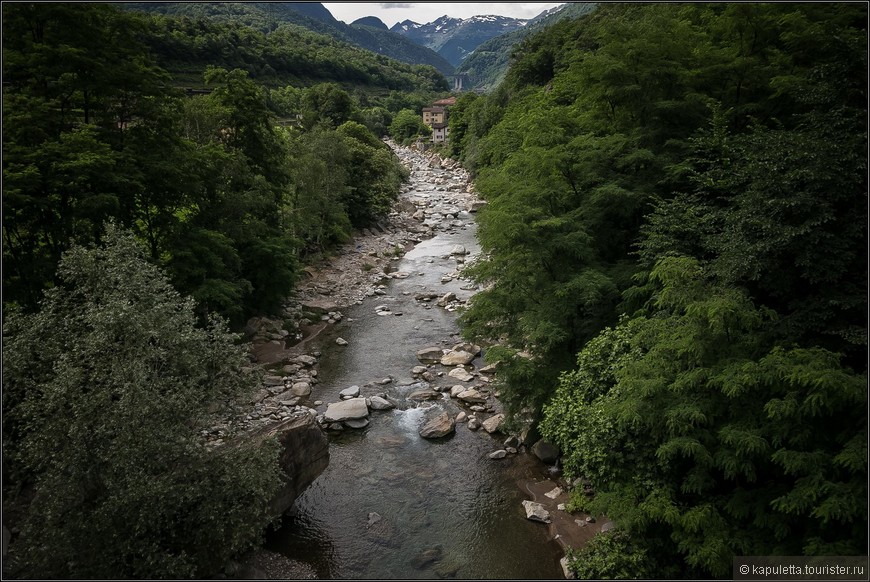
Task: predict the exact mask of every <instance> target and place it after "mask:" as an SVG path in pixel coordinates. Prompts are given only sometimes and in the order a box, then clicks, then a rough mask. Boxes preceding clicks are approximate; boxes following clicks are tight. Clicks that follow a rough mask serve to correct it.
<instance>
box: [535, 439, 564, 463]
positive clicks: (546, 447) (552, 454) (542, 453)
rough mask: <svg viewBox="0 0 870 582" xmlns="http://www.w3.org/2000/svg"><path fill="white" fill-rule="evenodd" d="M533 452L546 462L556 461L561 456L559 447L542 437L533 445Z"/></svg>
mask: <svg viewBox="0 0 870 582" xmlns="http://www.w3.org/2000/svg"><path fill="white" fill-rule="evenodd" d="M532 453H533V454H534V455H535V456H536V457H538V458H539V459H541V461H543V462H544V463H548V464H550V463H555V462H556V459H558V458H559V447H557V446H556V445H554V444H553V443H551V442H550V441H548V440H546V439H541V440H539V441H538V442H536V443H535V444H534V445H532Z"/></svg>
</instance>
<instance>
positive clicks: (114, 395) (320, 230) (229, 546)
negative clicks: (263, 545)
mask: <svg viewBox="0 0 870 582" xmlns="http://www.w3.org/2000/svg"><path fill="white" fill-rule="evenodd" d="M193 78H196V79H197V80H196V81H195V82H194V83H193V84H192V85H193V88H195V89H196V90H194V91H185V90H184V88H185V87H186V88H188V89H190V88H191V79H193ZM445 88H446V81H445V80H444V78H443V77H442V76H441V75H440V74H439V73H437V72H436V71H435V70H434V69H432V68H431V67H419V66H411V65H406V64H403V63H399V62H396V61H392V60H390V59H387V58H385V57H382V56H379V55H375V54H373V53H368V52H366V51H362V50H360V49H357V48H353V47H350V46H348V45H344V44H342V43H340V42H338V41H335V40H333V39H329V38H326V37H320V36H318V35H316V34H314V33H311V32H309V31H303V30H301V29H299V28H298V27H293V26H283V27H278V28H277V29H275V30H274V31H272V32H270V33H268V34H267V33H263V32H258V31H255V30H253V29H248V28H246V27H244V26H241V25H236V24H231V23H226V24H219V23H210V22H206V21H204V20H195V19H183V18H182V19H173V18H171V17H167V16H160V15H151V16H148V15H140V14H137V13H134V12H124V11H121V10H119V9H118V8H117V7H114V6H111V5H108V4H93V3H91V4H40V3H35V4H27V3H11V4H4V5H3V97H4V99H3V267H4V268H3V301H4V312H3V319H4V328H3V360H4V369H3V386H4V390H3V477H4V482H3V487H4V510H6V509H10V510H11V511H10V512H9V513H8V515H15V516H16V517H15V521H14V523H12V522H9V523H10V525H11V526H12V527H13V529H14V530H15V535H14V537H13V542H12V546H13V548H14V549H13V550H12V553H11V554H10V556H12V557H13V558H14V559H13V560H12V562H9V561H7V560H4V565H5V566H10V563H12V566H10V567H12V568H13V569H14V571H15V574H16V575H18V576H22V577H45V578H67V577H82V578H118V577H131V578H190V577H204V576H211V575H214V574H215V573H216V572H217V571H218V570H219V569H220V568H221V567H222V566H223V565H224V563H225V562H226V560H227V559H228V558H230V557H233V556H237V555H238V554H239V553H240V552H243V551H245V550H246V549H248V548H250V547H251V546H252V545H253V544H256V543H257V541H258V539H259V538H260V536H261V535H262V533H263V529H264V527H265V525H266V524H267V523H268V521H269V519H270V518H271V516H269V515H268V510H267V504H268V501H269V498H270V496H271V495H273V494H274V493H275V491H276V484H277V478H278V475H277V472H278V467H277V452H276V450H274V449H271V448H269V447H268V446H265V447H263V448H257V450H256V451H254V450H248V448H247V447H240V448H232V449H230V447H226V448H227V450H226V451H224V452H222V453H220V454H218V453H214V452H209V451H207V450H206V449H205V448H204V446H203V440H202V432H201V431H202V430H204V429H207V428H208V426H206V422H207V421H206V419H207V418H208V417H209V415H210V414H212V413H215V414H216V413H218V412H221V411H223V410H224V409H227V410H229V409H230V408H231V407H232V406H233V405H234V404H235V401H236V398H237V397H239V396H247V397H248V398H250V394H251V392H252V390H253V389H254V387H255V386H256V385H257V382H256V380H253V379H251V378H249V377H248V376H249V375H248V374H246V373H245V372H244V370H243V367H244V365H245V364H247V357H246V356H245V355H244V353H243V352H242V350H241V348H239V347H234V345H235V344H237V343H238V338H237V337H236V336H234V335H231V334H230V333H229V331H228V329H227V324H226V321H229V322H230V324H231V325H232V327H233V328H234V329H236V330H238V329H240V326H241V325H242V324H243V323H244V322H245V321H246V320H247V319H248V318H249V317H250V316H251V315H253V314H258V315H259V314H265V313H271V312H275V311H276V310H278V309H280V307H281V306H282V302H283V300H284V299H285V298H286V297H287V296H288V295H289V294H290V293H291V291H292V289H293V285H294V282H296V281H297V279H298V278H299V277H300V273H301V271H302V268H303V267H304V265H305V263H306V262H307V261H311V260H313V259H314V258H316V257H318V256H321V255H322V254H324V253H328V252H329V251H330V249H332V248H334V246H335V245H337V244H338V243H341V242H344V241H346V240H347V239H348V237H349V236H350V234H351V232H352V231H353V229H355V228H361V227H365V226H370V225H372V224H373V223H376V222H377V221H378V220H380V219H382V218H383V217H384V216H385V215H386V214H387V212H388V211H389V210H390V207H391V205H392V202H393V201H394V200H395V198H396V196H397V195H398V191H399V187H400V184H401V182H402V181H403V180H404V179H405V178H406V177H407V171H406V170H405V169H404V168H403V167H402V166H401V165H400V163H399V162H398V159H397V158H396V157H395V156H394V155H393V153H392V152H391V150H390V148H389V147H388V146H387V145H386V144H385V143H383V141H382V140H381V137H382V136H384V135H386V133H387V132H388V128H389V127H390V124H391V123H392V117H393V115H394V114H396V113H398V112H399V111H401V110H402V109H405V108H408V107H417V106H418V104H422V103H427V102H431V100H432V99H433V98H435V97H437V96H441V94H440V93H439V91H441V90H442V89H445ZM110 225H114V226H110ZM185 297H189V299H185ZM215 314H217V315H215ZM5 515H7V512H6V511H4V516H5ZM10 519H11V518H10ZM6 523H7V521H6V520H4V526H5V525H6ZM6 531H7V530H6V529H5V527H4V546H5V542H6V538H5V536H6ZM7 573H8V571H4V575H5V574H7Z"/></svg>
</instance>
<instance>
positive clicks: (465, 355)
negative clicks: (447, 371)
mask: <svg viewBox="0 0 870 582" xmlns="http://www.w3.org/2000/svg"><path fill="white" fill-rule="evenodd" d="M473 359H474V354H471V353H469V352H465V351H462V350H458V351H454V350H451V351H449V352H447V353H446V354H444V355H443V356H441V365H442V366H464V365H465V364H470V363H471V360H473Z"/></svg>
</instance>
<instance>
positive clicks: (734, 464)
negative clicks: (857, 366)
mask: <svg viewBox="0 0 870 582" xmlns="http://www.w3.org/2000/svg"><path fill="white" fill-rule="evenodd" d="M651 278H652V280H653V283H654V285H655V287H656V292H655V294H654V295H653V300H652V303H651V314H650V316H648V317H636V318H633V319H631V320H626V321H624V322H622V323H621V324H620V325H619V326H618V327H616V328H615V329H612V330H607V331H605V332H604V333H602V334H601V335H600V336H599V337H598V338H596V339H595V340H593V341H592V342H590V343H589V344H588V345H587V346H586V347H585V348H584V349H583V350H582V351H581V352H580V354H579V356H578V360H577V364H578V367H577V369H576V370H575V371H573V372H571V373H570V374H566V375H564V376H563V377H562V380H561V382H560V385H559V389H558V391H557V393H556V395H555V397H554V398H553V400H552V401H551V402H550V403H549V404H548V405H547V408H546V410H545V421H544V423H543V424H542V431H543V433H544V434H545V435H547V436H548V437H549V438H552V439H554V441H555V442H557V443H558V444H559V445H560V446H561V447H562V449H563V450H564V451H566V459H565V461H566V462H565V468H566V471H567V472H568V473H569V475H570V476H577V475H583V476H584V477H586V478H587V479H589V481H590V482H591V484H592V485H593V487H594V488H595V489H596V495H595V497H594V499H592V500H588V499H584V498H582V496H581V497H580V498H578V499H576V500H575V501H576V502H578V503H579V504H580V505H582V506H584V507H585V508H586V509H587V510H589V511H593V512H595V513H603V514H606V515H607V516H608V517H610V518H611V519H613V520H614V521H615V522H616V523H617V524H618V527H619V528H620V529H622V530H623V531H624V532H626V533H628V534H630V536H631V538H632V540H633V543H634V544H635V545H639V546H640V547H642V548H645V549H646V555H647V557H648V560H647V561H645V562H644V565H643V567H645V568H649V569H651V571H653V572H658V573H660V574H661V575H663V576H665V577H686V576H702V577H706V576H713V577H722V576H725V575H726V574H727V573H728V572H730V571H731V560H732V557H733V556H735V555H860V554H862V553H863V551H864V548H865V547H866V543H867V538H866V514H867V505H866V489H867V482H866V476H867V461H866V455H867V415H866V406H867V393H866V384H867V376H866V372H856V371H855V370H852V369H850V368H848V367H845V366H843V364H842V357H841V356H840V355H838V354H836V353H834V352H831V351H828V350H825V349H823V348H818V347H798V346H782V345H777V344H776V342H775V340H773V336H771V335H770V334H766V333H764V331H765V329H768V328H769V327H770V326H771V324H772V323H773V321H772V320H775V314H773V313H772V312H771V311H770V310H767V309H759V308H758V307H756V306H755V305H753V303H752V301H751V300H749V298H748V297H747V295H746V293H745V292H742V291H739V290H737V289H734V288H731V287H726V286H721V285H720V284H717V283H712V282H710V281H709V280H708V279H707V278H706V277H705V274H704V272H703V270H702V269H701V268H700V266H699V265H698V263H697V262H696V261H694V260H692V259H687V258H678V257H670V258H665V259H662V260H661V261H660V262H659V263H658V264H657V265H656V267H655V268H654V269H653V271H652V273H651ZM606 548H609V546H601V547H600V548H599V549H598V550H595V551H608V550H606ZM610 549H612V548H610ZM585 557H586V558H588V556H585ZM599 574H600V573H599Z"/></svg>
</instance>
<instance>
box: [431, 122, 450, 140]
mask: <svg viewBox="0 0 870 582" xmlns="http://www.w3.org/2000/svg"><path fill="white" fill-rule="evenodd" d="M449 135H450V128H449V127H447V124H446V123H433V124H432V143H444V142H446V141H447V137H448V136H449Z"/></svg>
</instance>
